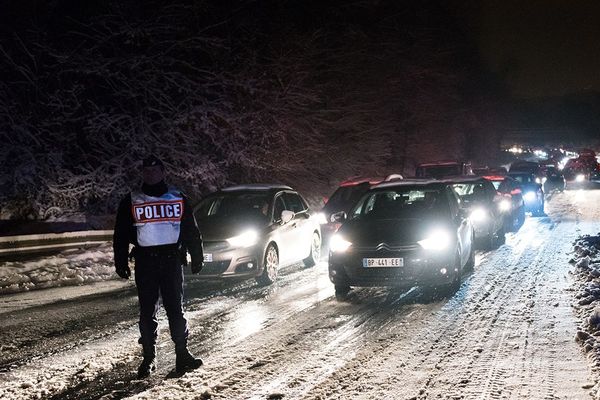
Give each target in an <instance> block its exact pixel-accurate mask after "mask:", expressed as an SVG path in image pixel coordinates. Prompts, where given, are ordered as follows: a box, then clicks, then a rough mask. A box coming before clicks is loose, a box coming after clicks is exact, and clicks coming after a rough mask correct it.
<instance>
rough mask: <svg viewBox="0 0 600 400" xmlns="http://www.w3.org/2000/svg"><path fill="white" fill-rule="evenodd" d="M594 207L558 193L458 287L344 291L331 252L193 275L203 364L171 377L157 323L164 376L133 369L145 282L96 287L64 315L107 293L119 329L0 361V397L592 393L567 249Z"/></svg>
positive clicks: (22, 312) (84, 309) (195, 327)
mask: <svg viewBox="0 0 600 400" xmlns="http://www.w3.org/2000/svg"><path fill="white" fill-rule="evenodd" d="M597 204H600V191H596V192H584V193H579V192H565V193H563V194H557V195H555V196H553V197H552V199H550V200H549V202H548V203H547V211H548V217H542V218H527V221H526V223H525V225H524V226H523V227H522V228H521V229H520V230H519V231H518V232H516V233H511V234H509V235H508V236H507V241H506V244H505V245H503V246H502V247H501V248H499V249H497V250H494V251H489V252H484V253H478V254H477V257H476V268H475V271H474V272H473V273H471V274H469V275H466V276H465V277H464V282H463V285H462V286H461V288H460V290H459V291H458V292H457V293H455V294H454V295H452V296H450V297H449V298H438V297H436V296H432V293H431V292H428V291H427V290H426V289H423V288H413V289H412V290H410V291H394V290H386V289H355V290H353V291H352V292H351V293H350V295H349V298H348V300H347V301H343V302H340V301H337V300H335V297H334V296H333V287H332V285H331V283H330V282H329V281H328V278H327V267H326V263H325V262H322V263H319V264H318V266H317V267H315V268H309V269H306V268H302V267H299V266H298V267H293V268H291V269H286V270H283V271H282V273H281V275H280V278H281V279H280V280H279V281H278V283H277V284H276V285H274V286H273V287H271V288H257V287H255V286H254V285H253V283H252V282H248V283H244V284H241V285H237V286H233V285H232V286H230V287H229V288H226V289H223V288H221V287H216V286H215V287H214V288H212V289H211V287H210V285H208V284H207V283H205V282H203V281H202V280H200V279H197V278H196V277H188V278H186V279H188V280H187V284H186V294H187V298H188V300H189V302H188V304H187V306H186V308H187V316H188V319H189V322H190V328H191V336H190V347H191V349H192V351H193V352H194V353H196V354H198V355H200V356H202V358H203V359H204V361H205V365H204V366H203V367H202V368H200V369H199V370H196V371H192V372H188V373H187V374H185V375H183V376H172V374H171V370H172V368H173V363H174V357H173V351H172V350H173V349H172V347H173V346H172V344H171V343H170V340H169V338H168V333H167V332H166V329H163V332H162V334H161V340H160V344H159V369H158V371H157V373H156V374H154V376H152V377H151V378H150V379H148V380H146V381H144V382H142V383H140V382H139V381H135V380H134V379H133V378H132V375H133V374H134V373H135V368H136V367H137V363H138V362H139V361H140V358H139V356H138V354H139V346H137V345H136V343H135V341H136V338H137V331H136V326H135V322H136V321H135V320H136V314H137V313H136V310H135V309H134V307H135V297H134V296H135V294H134V293H132V292H131V291H125V293H123V294H122V297H121V298H117V297H116V296H114V294H111V292H106V295H105V296H104V295H103V294H102V293H100V294H99V295H98V296H94V298H93V299H92V300H93V301H92V300H83V299H82V300H81V301H80V304H77V303H73V304H71V305H70V307H71V308H68V309H67V310H66V311H64V313H65V314H64V315H62V316H61V318H62V319H63V320H64V322H61V324H65V325H68V326H73V327H74V328H73V329H75V331H74V332H75V333H73V335H75V337H77V329H82V331H81V333H80V337H81V338H87V337H88V336H89V334H90V332H89V330H87V328H88V326H90V325H91V324H92V322H91V321H88V320H90V319H93V320H97V319H99V318H100V317H99V316H101V315H105V314H104V312H105V311H104V310H101V311H100V312H95V311H94V310H95V309H96V308H98V307H100V305H99V304H105V306H106V307H110V306H111V305H113V308H114V310H111V314H110V315H109V316H106V317H104V318H108V324H109V325H110V329H109V328H103V327H94V328H93V329H101V330H104V331H103V333H102V332H101V333H102V335H100V336H98V337H97V338H95V339H93V340H87V341H85V340H83V339H78V340H82V343H81V344H77V343H75V344H74V345H73V346H71V347H69V348H68V349H67V350H58V351H57V352H54V353H44V352H42V353H41V354H39V355H38V356H37V357H34V358H33V359H27V360H26V361H25V362H23V363H20V364H19V363H18V364H14V366H10V367H9V368H8V370H7V371H4V372H3V371H2V370H1V369H0V398H10V399H34V398H48V397H52V398H54V399H58V398H76V399H82V400H85V399H91V398H101V397H102V398H105V399H109V398H132V399H157V398H160V399H203V398H211V399H269V398H270V399H315V400H316V399H349V398H352V399H373V398H377V399H379V398H381V399H437V398H439V399H455V398H456V399H458V398H463V399H475V398H476V399H503V398H504V399H549V398H552V399H586V398H589V391H590V389H591V388H592V387H593V386H594V383H595V378H594V377H593V376H592V375H590V371H589V369H588V364H587V361H586V358H585V356H584V354H583V352H582V351H581V349H580V347H579V346H578V345H577V343H576V342H575V340H574V338H575V336H576V333H577V331H578V320H577V318H576V317H575V315H574V313H573V310H572V308H571V304H572V302H573V292H572V291H569V289H570V288H571V287H572V285H573V279H572V277H571V276H570V275H569V271H570V270H572V269H573V267H572V265H570V264H569V263H568V261H569V259H570V258H571V256H572V253H571V251H572V243H573V241H574V240H575V239H576V238H577V237H578V236H579V235H581V234H585V233H594V234H595V233H597V232H598V231H599V230H600V229H599V221H600V212H599V210H598V209H597ZM56 290H57V289H52V291H56ZM40 293H41V292H40ZM76 306H79V314H81V315H87V318H88V320H86V319H83V320H82V319H80V316H79V315H77V314H78V313H73V312H72V310H74V309H75V308H74V307H76ZM48 307H50V308H49V310H51V311H52V312H54V313H60V311H61V310H62V309H63V308H65V306H64V305H61V304H58V305H56V306H48ZM100 308H101V307H100ZM45 312H47V308H42V309H41V310H37V313H34V312H33V311H31V312H29V313H27V309H26V308H23V309H16V310H14V311H11V312H10V313H6V314H5V315H10V321H8V320H4V321H2V320H1V319H0V338H1V337H2V336H1V335H3V334H5V335H8V334H9V332H10V329H12V328H11V326H12V325H10V323H11V321H16V322H15V325H14V327H15V328H14V329H22V328H19V327H23V326H24V325H27V324H28V323H31V324H37V323H39V324H40V325H42V328H43V327H44V326H49V325H50V323H49V322H48V321H44V319H43V314H44V313H45ZM29 318H31V320H29ZM38 318H39V319H38ZM160 319H161V326H162V327H163V328H164V326H165V322H166V321H165V317H164V315H161V317H160ZM82 321H83V322H82ZM79 325H82V326H83V327H79ZM3 326H4V327H5V329H4V330H3ZM42 330H43V329H42ZM3 332H4V333H3ZM36 332H37V331H36ZM37 334H38V333H35V332H34V333H32V335H37ZM27 336H28V337H29V336H31V335H27ZM39 340H45V338H44V337H43V332H42V336H41V337H40V338H39ZM19 343H20V342H19ZM42 348H44V347H43V346H42ZM10 351H12V350H10ZM8 356H10V354H8ZM8 358H10V357H8ZM41 366H44V368H41Z"/></svg>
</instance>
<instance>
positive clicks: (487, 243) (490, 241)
mask: <svg viewBox="0 0 600 400" xmlns="http://www.w3.org/2000/svg"><path fill="white" fill-rule="evenodd" d="M495 242H496V240H495V238H494V233H493V232H490V233H488V234H487V235H485V236H484V237H482V238H481V239H479V246H478V247H479V248H480V249H481V250H485V251H490V250H492V249H493V248H494V243H495Z"/></svg>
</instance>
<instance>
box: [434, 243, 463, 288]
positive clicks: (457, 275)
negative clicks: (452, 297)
mask: <svg viewBox="0 0 600 400" xmlns="http://www.w3.org/2000/svg"><path fill="white" fill-rule="evenodd" d="M454 265H455V268H454V269H457V271H456V272H454V277H453V279H452V282H450V283H448V284H446V285H440V286H438V287H437V291H438V293H439V294H441V295H448V294H454V293H456V292H457V291H458V289H460V284H461V283H462V268H461V265H460V254H459V253H456V256H455V260H454Z"/></svg>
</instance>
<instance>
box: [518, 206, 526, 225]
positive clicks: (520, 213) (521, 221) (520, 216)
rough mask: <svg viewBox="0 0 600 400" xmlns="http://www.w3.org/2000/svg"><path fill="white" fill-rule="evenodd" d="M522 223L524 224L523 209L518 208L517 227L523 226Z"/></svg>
mask: <svg viewBox="0 0 600 400" xmlns="http://www.w3.org/2000/svg"><path fill="white" fill-rule="evenodd" d="M524 223H525V207H520V208H519V214H518V215H517V227H518V228H520V227H521V226H523V224H524ZM518 228H517V229H518Z"/></svg>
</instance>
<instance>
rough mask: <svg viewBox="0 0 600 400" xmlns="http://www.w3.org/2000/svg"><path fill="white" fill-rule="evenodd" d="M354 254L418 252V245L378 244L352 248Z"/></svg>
mask: <svg viewBox="0 0 600 400" xmlns="http://www.w3.org/2000/svg"><path fill="white" fill-rule="evenodd" d="M353 248H354V250H355V251H356V252H361V253H362V252H368V253H372V252H396V251H413V250H418V249H419V248H420V247H419V245H418V244H410V245H403V246H393V245H389V244H387V243H379V244H378V245H374V246H356V247H353Z"/></svg>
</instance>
